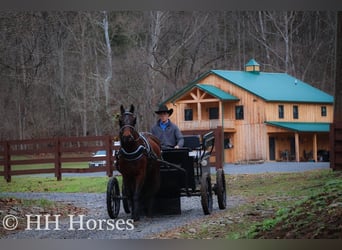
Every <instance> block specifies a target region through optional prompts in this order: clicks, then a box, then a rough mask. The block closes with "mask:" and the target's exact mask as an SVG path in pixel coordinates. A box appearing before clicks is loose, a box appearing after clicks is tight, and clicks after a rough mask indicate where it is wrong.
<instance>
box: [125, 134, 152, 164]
mask: <svg viewBox="0 0 342 250" xmlns="http://www.w3.org/2000/svg"><path fill="white" fill-rule="evenodd" d="M139 138H141V139H142V140H143V142H144V145H139V146H138V147H137V149H136V150H135V151H133V152H127V151H126V150H125V149H124V148H123V147H121V148H120V150H119V152H118V157H120V156H122V157H124V159H126V160H128V161H135V160H139V159H140V158H141V157H142V156H143V155H144V154H146V156H147V158H149V159H152V160H157V159H158V157H157V155H156V153H155V152H154V151H153V150H152V148H151V145H150V143H149V142H148V140H147V138H146V137H145V136H144V135H143V134H142V133H139Z"/></svg>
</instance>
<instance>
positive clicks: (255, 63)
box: [245, 59, 260, 66]
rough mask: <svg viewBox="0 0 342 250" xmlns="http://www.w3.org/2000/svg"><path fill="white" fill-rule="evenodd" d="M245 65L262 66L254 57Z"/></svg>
mask: <svg viewBox="0 0 342 250" xmlns="http://www.w3.org/2000/svg"><path fill="white" fill-rule="evenodd" d="M245 66H260V64H259V63H257V62H256V61H255V60H254V59H251V60H249V62H248V63H246V65H245Z"/></svg>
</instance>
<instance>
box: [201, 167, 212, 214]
mask: <svg viewBox="0 0 342 250" xmlns="http://www.w3.org/2000/svg"><path fill="white" fill-rule="evenodd" d="M201 203H202V208H203V212H204V214H210V213H211V211H212V210H213V192H212V189H211V180H210V175H209V173H204V174H203V176H202V182H201Z"/></svg>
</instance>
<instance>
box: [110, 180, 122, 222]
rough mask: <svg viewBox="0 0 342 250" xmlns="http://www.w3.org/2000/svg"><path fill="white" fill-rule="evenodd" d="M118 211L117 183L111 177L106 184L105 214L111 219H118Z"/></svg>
mask: <svg viewBox="0 0 342 250" xmlns="http://www.w3.org/2000/svg"><path fill="white" fill-rule="evenodd" d="M119 211H120V189H119V182H118V180H117V179H116V178H115V177H112V178H111V179H110V180H109V181H108V184H107V212H108V215H109V217H110V218H111V219H115V218H116V217H118V214H119Z"/></svg>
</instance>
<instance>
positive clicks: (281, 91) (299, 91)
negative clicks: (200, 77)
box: [206, 70, 333, 103]
mask: <svg viewBox="0 0 342 250" xmlns="http://www.w3.org/2000/svg"><path fill="white" fill-rule="evenodd" d="M210 73H213V74H215V75H217V76H219V77H221V78H223V79H225V80H227V81H229V82H231V83H233V84H235V85H237V86H239V87H241V88H243V89H245V90H246V91H248V92H250V93H252V94H255V95H257V96H259V97H260V98H262V99H264V100H266V101H276V102H304V103H333V96H331V95H329V94H327V93H325V92H323V91H321V90H319V89H317V88H315V87H312V86H311V85H309V84H307V83H305V82H303V81H301V80H298V79H296V78H295V77H293V76H290V75H288V74H285V73H267V72H260V73H259V74H253V73H251V72H245V71H228V70H211V71H210V72H208V73H207V74H206V75H208V74H210Z"/></svg>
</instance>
